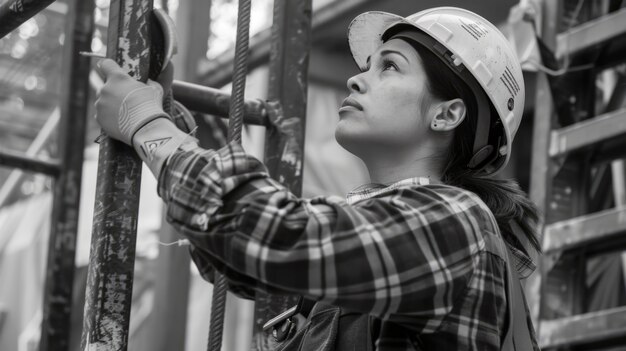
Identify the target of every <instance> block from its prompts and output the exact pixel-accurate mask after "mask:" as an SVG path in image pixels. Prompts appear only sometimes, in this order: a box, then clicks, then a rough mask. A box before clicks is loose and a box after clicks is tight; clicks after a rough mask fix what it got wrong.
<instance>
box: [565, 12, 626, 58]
mask: <svg viewBox="0 0 626 351" xmlns="http://www.w3.org/2000/svg"><path fill="white" fill-rule="evenodd" d="M624 33H626V8H624V9H621V10H619V11H615V12H613V13H610V14H608V15H605V16H602V17H600V18H597V19H595V20H592V21H589V22H586V23H584V24H581V25H579V26H577V27H574V28H572V29H570V30H568V31H567V32H564V33H561V34H559V35H557V37H556V56H557V57H563V56H565V55H570V54H572V53H575V52H578V51H581V50H584V49H586V48H588V47H591V46H593V45H595V44H599V43H602V42H604V41H607V40H609V39H611V38H615V37H618V36H622V35H623V34H624Z"/></svg>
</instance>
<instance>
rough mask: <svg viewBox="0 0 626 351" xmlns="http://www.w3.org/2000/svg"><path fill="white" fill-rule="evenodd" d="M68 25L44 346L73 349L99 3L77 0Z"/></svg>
mask: <svg viewBox="0 0 626 351" xmlns="http://www.w3.org/2000/svg"><path fill="white" fill-rule="evenodd" d="M70 11H71V13H70V16H69V17H68V25H67V26H66V28H67V30H66V35H67V37H68V38H71V40H69V39H68V40H66V41H65V45H66V48H65V52H64V54H65V57H67V58H69V59H67V60H64V62H66V64H65V67H63V68H64V70H63V72H68V74H67V77H68V79H67V80H65V81H66V82H67V83H66V84H65V87H64V89H63V96H64V100H63V102H62V107H61V115H62V117H61V121H60V124H59V140H60V143H61V148H60V159H61V172H60V174H59V177H58V178H57V179H56V180H55V183H54V200H53V205H52V225H51V232H50V239H49V242H48V259H47V266H46V268H47V272H46V281H45V286H44V300H43V321H42V326H41V346H40V350H42V351H46V350H68V349H69V342H70V324H71V323H70V319H71V318H70V316H71V306H72V287H73V282H74V259H75V254H76V236H77V231H78V209H79V203H80V186H81V178H82V167H83V151H84V148H85V126H86V118H87V117H86V116H87V108H88V107H87V104H88V101H89V96H88V92H89V69H90V61H89V58H88V57H82V56H80V55H78V52H79V51H88V50H89V48H90V47H91V37H92V35H93V30H94V16H93V11H94V2H93V1H91V0H73V1H71V2H70Z"/></svg>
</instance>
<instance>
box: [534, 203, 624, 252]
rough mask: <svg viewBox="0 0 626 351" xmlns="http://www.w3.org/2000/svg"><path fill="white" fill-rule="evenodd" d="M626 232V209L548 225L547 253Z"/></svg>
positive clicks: (544, 246) (546, 230)
mask: <svg viewBox="0 0 626 351" xmlns="http://www.w3.org/2000/svg"><path fill="white" fill-rule="evenodd" d="M624 232H626V207H618V208H613V209H610V210H605V211H601V212H598V213H593V214H590V215H585V216H580V217H576V218H572V219H570V220H566V221H560V222H556V223H552V224H550V225H547V226H546V228H545V232H544V235H545V237H544V245H543V249H544V252H545V253H550V252H551V251H556V250H566V249H571V248H574V247H581V246H585V245H589V244H591V243H593V242H597V241H600V240H608V239H610V238H611V237H612V236H613V235H616V234H623V233H624Z"/></svg>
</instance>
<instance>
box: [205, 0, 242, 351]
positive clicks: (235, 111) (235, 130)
mask: <svg viewBox="0 0 626 351" xmlns="http://www.w3.org/2000/svg"><path fill="white" fill-rule="evenodd" d="M250 1H251V0H239V10H238V13H237V39H236V44H235V67H234V73H233V86H232V93H231V100H230V111H229V113H228V117H229V119H228V141H229V142H230V141H236V142H238V143H241V129H242V126H243V113H244V100H243V98H244V90H245V87H246V74H247V69H248V46H249V36H250V34H249V32H250V7H251V2H250ZM227 290H228V285H227V283H226V279H225V278H224V276H222V275H221V274H219V273H217V272H216V274H215V280H214V281H213V299H212V301H211V321H210V324H209V343H208V350H209V351H219V350H220V349H221V347H222V333H223V330H224V312H225V309H226V292H227Z"/></svg>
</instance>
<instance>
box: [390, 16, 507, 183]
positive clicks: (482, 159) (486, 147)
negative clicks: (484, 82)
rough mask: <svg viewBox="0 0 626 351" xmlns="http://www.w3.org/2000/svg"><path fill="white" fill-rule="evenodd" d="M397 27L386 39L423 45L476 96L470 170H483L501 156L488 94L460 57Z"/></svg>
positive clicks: (417, 32) (427, 38)
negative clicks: (492, 137) (493, 142)
mask: <svg viewBox="0 0 626 351" xmlns="http://www.w3.org/2000/svg"><path fill="white" fill-rule="evenodd" d="M396 28H398V27H396ZM396 28H393V29H391V30H387V31H386V32H385V34H383V37H382V40H383V41H387V40H390V39H396V38H397V39H403V40H406V41H409V42H414V43H418V44H420V45H422V46H423V47H425V48H426V49H428V50H430V51H431V52H432V53H433V54H435V56H437V57H439V58H440V59H441V60H442V61H443V62H444V63H445V64H446V65H447V66H448V67H449V68H450V69H451V70H452V72H454V73H455V74H456V75H457V76H458V77H459V78H461V79H462V80H463V81H464V82H465V83H466V84H467V86H468V87H469V88H470V90H471V91H472V92H473V93H474V94H473V95H474V97H475V99H476V108H477V111H476V114H477V116H476V133H475V135H474V146H473V148H472V155H473V156H472V158H471V159H470V160H469V162H468V164H467V167H468V168H470V169H473V170H477V171H478V170H481V169H482V168H483V167H485V166H487V165H488V164H489V163H490V162H491V161H493V160H494V159H495V158H497V157H498V155H497V153H494V151H495V148H494V146H493V145H491V144H489V131H490V130H491V104H490V103H489V100H488V99H487V94H486V93H485V91H484V89H483V88H482V87H481V86H480V84H478V82H477V81H476V79H475V78H474V77H473V76H472V74H471V73H470V72H469V71H468V70H467V69H466V68H465V66H464V65H463V63H462V62H461V61H460V60H458V58H456V57H454V55H453V54H452V53H451V52H450V51H449V50H448V49H447V48H446V47H445V46H443V45H441V44H440V43H439V42H438V41H437V40H435V39H434V38H432V37H430V36H429V35H428V34H426V33H423V32H422V31H420V30H418V29H416V28H414V27H409V26H407V27H404V26H401V27H399V28H398V29H399V30H394V29H396Z"/></svg>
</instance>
